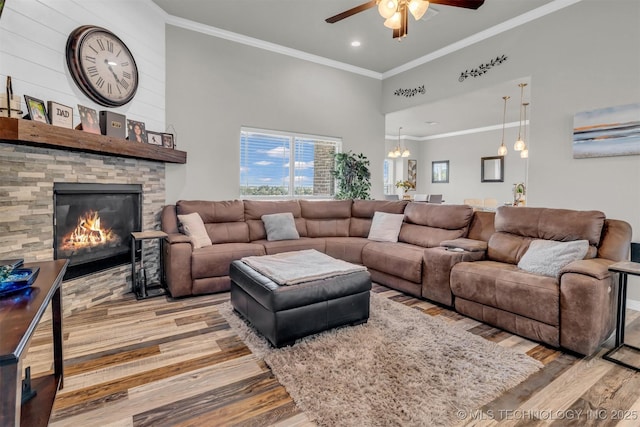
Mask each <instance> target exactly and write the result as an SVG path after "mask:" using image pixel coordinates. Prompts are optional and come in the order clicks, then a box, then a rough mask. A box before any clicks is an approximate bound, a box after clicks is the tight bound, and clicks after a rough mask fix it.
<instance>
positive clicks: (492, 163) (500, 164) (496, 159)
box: [480, 156, 504, 182]
mask: <svg viewBox="0 0 640 427" xmlns="http://www.w3.org/2000/svg"><path fill="white" fill-rule="evenodd" d="M480 162H481V164H480V174H481V176H480V181H481V182H504V156H493V157H483V158H482V159H480Z"/></svg>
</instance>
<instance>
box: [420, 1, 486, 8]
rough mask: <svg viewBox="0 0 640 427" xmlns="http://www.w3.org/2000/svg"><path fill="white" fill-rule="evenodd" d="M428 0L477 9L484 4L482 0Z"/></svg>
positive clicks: (434, 2)
mask: <svg viewBox="0 0 640 427" xmlns="http://www.w3.org/2000/svg"><path fill="white" fill-rule="evenodd" d="M430 1H431V3H433V4H442V5H445V6H455V7H464V8H466V9H477V8H479V7H480V6H482V5H483V4H484V0H430Z"/></svg>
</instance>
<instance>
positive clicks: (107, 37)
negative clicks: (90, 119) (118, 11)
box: [66, 25, 138, 107]
mask: <svg viewBox="0 0 640 427" xmlns="http://www.w3.org/2000/svg"><path fill="white" fill-rule="evenodd" d="M66 51H67V66H68V67H69V72H70V73H71V76H72V77H73V80H74V81H75V82H76V84H77V85H78V87H79V88H80V90H82V92H84V93H85V94H86V95H87V96H88V97H89V98H91V99H92V100H93V101H95V102H97V103H98V104H100V105H104V106H106V107H119V106H121V105H124V104H126V103H127V102H129V101H131V100H132V99H133V96H134V95H135V94H136V90H138V67H137V66H136V61H135V60H134V59H133V55H132V54H131V51H130V50H129V49H128V48H127V45H125V44H124V43H123V42H122V40H120V39H119V38H118V37H117V36H116V35H115V34H113V33H112V32H111V31H109V30H106V29H104V28H100V27H96V26H93V25H84V26H82V27H78V28H76V29H75V30H73V31H72V32H71V34H70V35H69V38H68V39H67V49H66Z"/></svg>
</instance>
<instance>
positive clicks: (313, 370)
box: [218, 293, 542, 426]
mask: <svg viewBox="0 0 640 427" xmlns="http://www.w3.org/2000/svg"><path fill="white" fill-rule="evenodd" d="M218 309H219V310H220V312H221V314H222V315H223V316H224V317H225V319H226V320H227V321H228V322H229V324H230V325H231V327H232V328H233V330H234V331H235V332H236V333H237V334H238V336H239V337H240V338H241V339H242V340H243V341H244V342H245V343H246V344H247V346H248V347H249V348H250V349H251V351H252V352H253V353H254V354H255V355H256V356H257V357H260V358H262V359H264V361H265V362H266V363H267V364H268V365H269V366H270V367H271V370H272V371H273V373H274V375H275V376H276V377H277V378H278V380H279V381H280V383H281V384H282V385H283V386H284V387H285V388H286V389H287V391H288V392H289V394H290V395H291V397H292V398H293V399H294V401H295V402H296V404H297V405H298V407H299V408H300V409H302V410H303V411H305V412H306V413H307V415H308V416H309V417H310V418H311V419H313V420H314V421H315V422H316V423H317V424H318V425H322V426H394V425H395V426H450V425H455V424H458V423H459V422H460V419H459V418H458V416H457V413H458V411H471V410H474V409H477V408H479V407H481V406H482V405H484V404H485V403H488V402H490V401H491V400H493V399H494V398H496V397H498V396H499V395H500V394H501V393H503V392H504V391H505V390H508V389H510V388H512V387H514V386H515V385H517V384H519V383H520V382H522V381H524V380H525V379H526V378H527V377H528V376H529V375H531V374H533V373H534V372H536V371H538V370H539V369H540V368H541V367H542V364H541V363H540V362H538V361H536V360H535V359H533V358H531V357H529V356H527V355H525V354H520V353H516V352H514V351H513V350H511V349H508V348H504V347H501V346H499V345H497V344H495V343H492V342H490V341H487V340H485V339H484V338H482V337H479V336H476V335H474V334H472V333H470V332H467V331H465V330H463V329H460V328H456V327H454V326H451V325H447V324H446V322H444V321H442V320H440V319H436V318H433V317H431V316H429V315H427V314H424V313H422V312H420V311H419V310H416V309H412V308H410V307H407V306H404V305H402V304H400V303H397V302H394V301H391V300H388V299H387V298H384V297H381V296H379V295H376V294H374V293H371V313H370V317H369V321H368V322H367V323H366V324H363V325H358V326H348V327H342V328H338V329H333V330H330V331H326V332H322V333H320V334H317V335H313V336H310V337H306V338H303V339H301V340H298V341H296V344H295V345H293V346H290V347H284V348H280V349H275V348H273V347H271V346H270V345H269V344H268V342H267V341H266V340H265V339H264V338H262V336H260V335H259V334H258V333H257V332H256V331H255V330H254V329H253V328H251V327H250V326H248V325H247V323H246V322H245V321H244V320H243V319H242V318H241V317H240V316H239V315H238V314H237V313H235V312H233V310H232V307H231V304H230V303H224V304H222V305H219V306H218ZM467 413H468V412H467Z"/></svg>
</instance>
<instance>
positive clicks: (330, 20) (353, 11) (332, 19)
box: [325, 0, 484, 24]
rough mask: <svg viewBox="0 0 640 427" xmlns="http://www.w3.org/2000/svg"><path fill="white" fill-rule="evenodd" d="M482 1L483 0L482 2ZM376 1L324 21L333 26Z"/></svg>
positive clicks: (373, 5) (374, 0)
mask: <svg viewBox="0 0 640 427" xmlns="http://www.w3.org/2000/svg"><path fill="white" fill-rule="evenodd" d="M483 1H484V0H483ZM376 3H377V2H376V0H372V1H368V2H366V3H363V4H361V5H360V6H356V7H354V8H352V9H349V10H345V11H344V12H342V13H339V14H337V15H335V16H332V17H331V18H327V19H325V21H326V22H328V23H329V24H334V23H336V22H338V21H342V20H343V19H345V18H348V17H350V16H352V15H355V14H356V13H360V12H362V11H365V10H367V9H371V8H372V7H375V6H376Z"/></svg>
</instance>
